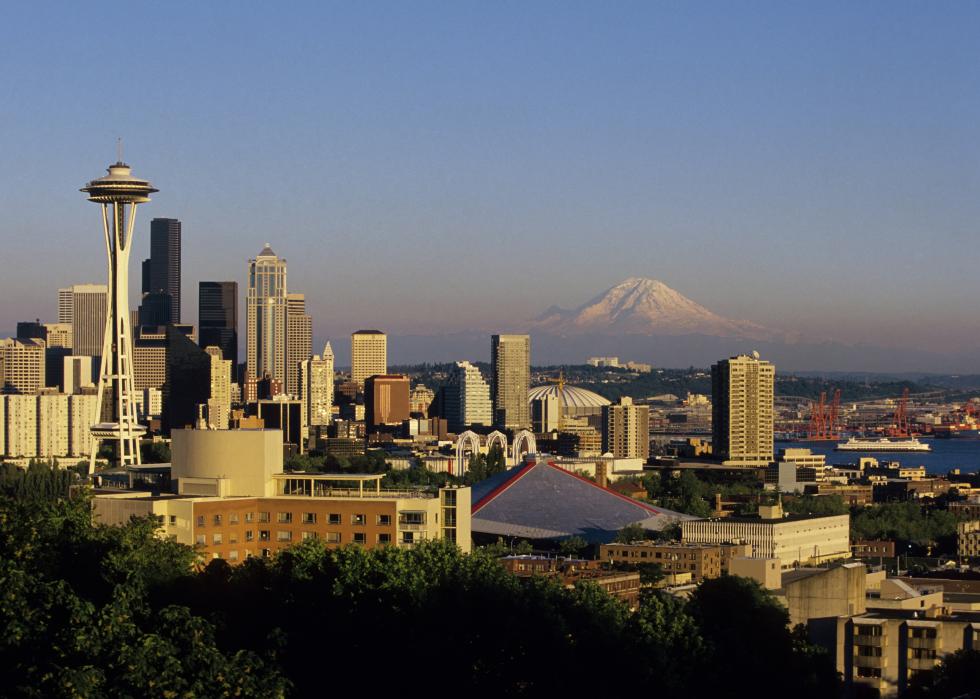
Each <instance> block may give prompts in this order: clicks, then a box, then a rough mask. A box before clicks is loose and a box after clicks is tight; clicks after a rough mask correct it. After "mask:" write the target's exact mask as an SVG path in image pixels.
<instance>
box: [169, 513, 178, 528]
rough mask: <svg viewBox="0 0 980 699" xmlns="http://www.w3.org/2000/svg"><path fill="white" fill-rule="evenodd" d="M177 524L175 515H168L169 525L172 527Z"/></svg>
mask: <svg viewBox="0 0 980 699" xmlns="http://www.w3.org/2000/svg"><path fill="white" fill-rule="evenodd" d="M176 524H177V515H170V526H171V527H173V526H175V525H176Z"/></svg>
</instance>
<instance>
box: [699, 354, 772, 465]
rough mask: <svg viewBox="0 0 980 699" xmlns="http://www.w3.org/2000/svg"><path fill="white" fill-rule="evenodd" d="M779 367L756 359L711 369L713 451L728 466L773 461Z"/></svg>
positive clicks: (741, 358)
mask: <svg viewBox="0 0 980 699" xmlns="http://www.w3.org/2000/svg"><path fill="white" fill-rule="evenodd" d="M775 382H776V368H775V367H774V366H773V365H772V364H770V363H769V362H766V361H762V360H760V359H759V355H758V353H757V352H753V356H751V357H749V356H747V355H744V354H742V355H739V356H737V357H732V358H731V359H723V360H722V361H720V362H718V363H717V364H715V365H714V366H712V367H711V418H712V430H711V431H712V440H711V443H712V452H713V454H714V456H715V457H716V458H720V459H722V460H724V461H725V462H726V463H731V464H733V465H744V466H765V465H767V464H768V463H769V462H770V461H772V459H773V397H774V392H775Z"/></svg>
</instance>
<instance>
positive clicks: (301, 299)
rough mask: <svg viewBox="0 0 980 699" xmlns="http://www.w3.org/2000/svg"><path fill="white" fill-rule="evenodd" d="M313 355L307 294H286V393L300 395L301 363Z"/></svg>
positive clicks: (311, 321) (311, 322)
mask: <svg viewBox="0 0 980 699" xmlns="http://www.w3.org/2000/svg"><path fill="white" fill-rule="evenodd" d="M312 356H313V318H312V317H311V316H310V315H309V314H307V312H306V296H305V295H303V294H286V393H288V394H289V395H291V396H293V397H295V398H299V396H300V390H301V389H300V364H301V363H303V362H305V361H306V360H308V359H309V358H310V357H312Z"/></svg>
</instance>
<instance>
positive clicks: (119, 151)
mask: <svg viewBox="0 0 980 699" xmlns="http://www.w3.org/2000/svg"><path fill="white" fill-rule="evenodd" d="M122 161H123V142H122V136H120V137H118V138H117V139H116V162H117V163H121V162H122Z"/></svg>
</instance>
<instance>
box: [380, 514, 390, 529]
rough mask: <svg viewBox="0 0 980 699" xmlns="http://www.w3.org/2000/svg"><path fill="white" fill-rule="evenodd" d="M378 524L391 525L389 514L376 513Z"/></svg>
mask: <svg viewBox="0 0 980 699" xmlns="http://www.w3.org/2000/svg"><path fill="white" fill-rule="evenodd" d="M378 526H381V527H390V526H391V515H378Z"/></svg>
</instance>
